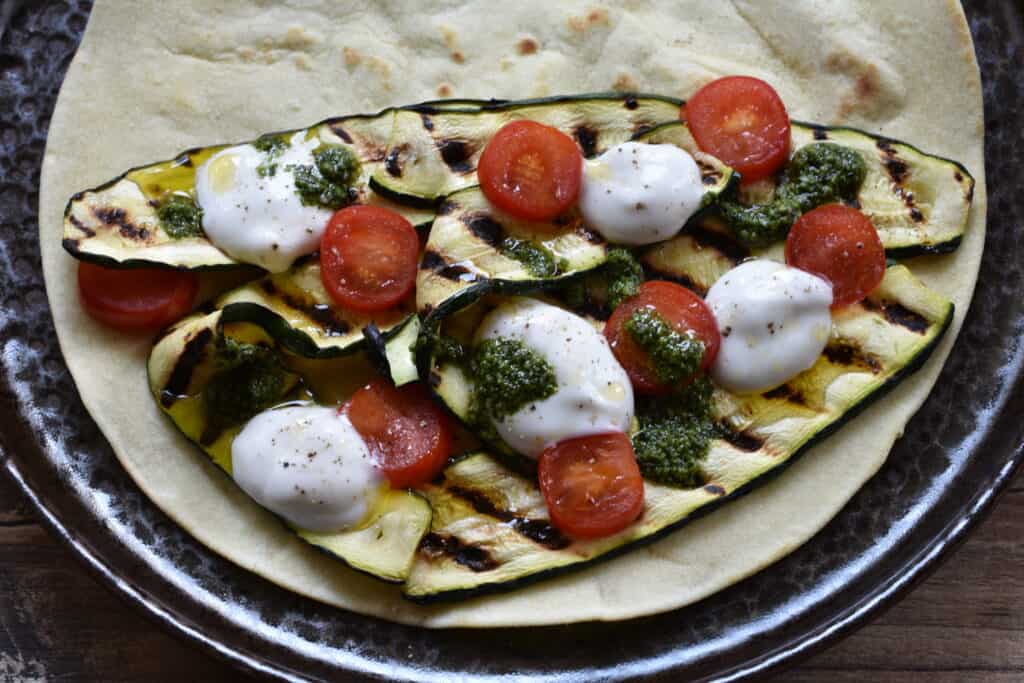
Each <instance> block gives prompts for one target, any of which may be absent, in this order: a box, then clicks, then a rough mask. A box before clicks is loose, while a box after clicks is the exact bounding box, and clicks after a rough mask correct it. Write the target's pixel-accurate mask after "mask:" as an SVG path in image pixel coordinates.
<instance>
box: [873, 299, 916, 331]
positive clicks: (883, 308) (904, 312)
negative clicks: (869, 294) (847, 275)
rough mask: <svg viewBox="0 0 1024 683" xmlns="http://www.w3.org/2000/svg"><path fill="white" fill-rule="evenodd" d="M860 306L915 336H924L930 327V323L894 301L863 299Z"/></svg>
mask: <svg viewBox="0 0 1024 683" xmlns="http://www.w3.org/2000/svg"><path fill="white" fill-rule="evenodd" d="M861 305H862V306H863V307H864V308H865V309H867V310H869V311H872V312H874V313H878V314H879V315H881V316H882V317H884V318H885V319H886V320H887V321H888V322H890V323H891V324H893V325H899V326H900V327H905V328H907V329H908V330H910V331H911V332H915V333H917V334H924V333H925V332H927V331H928V328H929V327H931V323H929V322H928V319H927V318H925V317H924V316H923V315H921V314H920V313H917V312H915V311H912V310H910V309H909V308H907V307H906V306H904V305H903V304H900V303H897V302H895V301H874V300H873V299H864V301H862V302H861Z"/></svg>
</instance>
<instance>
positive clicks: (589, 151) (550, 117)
mask: <svg viewBox="0 0 1024 683" xmlns="http://www.w3.org/2000/svg"><path fill="white" fill-rule="evenodd" d="M680 104H681V102H680V101H679V100H676V99H674V98H671V97H662V96H659V95H623V94H619V93H607V94H595V95H572V96H566V97H548V98H543V99H537V100H518V101H512V102H495V103H489V104H483V105H481V106H480V107H479V108H478V109H476V110H470V111H453V110H449V111H447V112H446V113H445V114H444V115H443V116H431V115H429V114H424V113H422V112H416V111H401V112H398V113H397V114H396V115H395V127H394V130H393V131H392V133H391V140H390V142H389V143H388V149H387V156H386V157H385V159H384V163H383V165H381V166H378V167H377V168H376V169H375V170H374V173H373V176H372V177H371V179H370V186H371V187H372V188H373V189H374V190H375V191H377V192H379V193H381V194H383V195H386V196H388V197H390V198H392V199H394V200H396V201H398V202H401V203H405V204H409V205H413V206H424V207H430V206H435V205H436V204H437V203H438V202H440V201H441V199H442V198H444V197H445V196H447V195H449V194H451V193H453V192H457V191H458V190H461V189H463V188H466V187H470V186H472V185H476V184H477V178H476V165H477V162H478V161H479V160H480V155H481V154H482V153H483V151H484V147H486V146H487V143H488V141H490V139H491V138H492V137H493V136H494V134H495V133H496V132H498V129H499V128H501V127H502V126H503V125H505V124H506V123H508V122H509V121H513V120H516V119H529V120H532V121H538V122H540V123H543V124H546V125H549V126H553V127H555V128H557V129H559V130H561V131H562V132H563V133H566V134H567V135H570V136H572V137H573V138H574V139H575V140H576V142H577V143H579V146H580V149H581V150H582V151H583V155H584V156H586V157H592V156H595V155H597V154H600V153H601V152H603V151H604V150H605V149H607V148H608V147H611V146H613V145H616V144H618V143H620V142H625V141H627V140H630V139H632V138H633V137H635V136H637V135H640V134H643V133H644V132H646V131H647V130H649V129H651V128H653V127H654V126H656V125H657V124H659V123H664V122H665V121H673V120H676V119H678V118H679V106H680Z"/></svg>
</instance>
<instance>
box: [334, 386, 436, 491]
mask: <svg viewBox="0 0 1024 683" xmlns="http://www.w3.org/2000/svg"><path fill="white" fill-rule="evenodd" d="M342 410H343V411H344V412H345V413H346V414H347V415H348V419H349V420H350V421H351V422H352V426H353V427H355V428H356V431H358V432H359V434H360V435H361V436H362V437H363V440H364V441H366V445H367V446H368V447H369V448H370V451H371V453H373V455H374V457H375V458H376V459H377V462H378V465H379V466H380V468H381V470H383V471H384V474H385V475H386V476H387V478H388V481H389V482H390V483H391V485H392V486H393V487H395V488H408V487H411V486H416V485H418V484H423V483H426V482H429V481H431V480H432V479H433V478H434V477H436V476H437V475H438V473H439V472H440V471H441V470H442V469H443V468H444V466H445V463H447V462H448V456H449V455H450V453H451V442H452V429H451V423H450V422H449V418H448V415H447V414H445V412H444V411H443V410H441V408H439V407H438V406H437V404H436V403H434V401H433V400H432V399H431V398H430V394H429V393H428V391H427V388H426V387H425V386H424V385H422V384H420V383H415V384H406V385H404V386H401V387H397V388H396V387H395V386H393V385H392V384H391V383H390V382H388V381H386V380H383V379H377V380H374V381H373V382H371V383H370V384H367V385H366V386H365V387H363V388H362V389H360V390H359V391H357V392H356V393H355V394H354V395H353V396H352V398H351V399H350V400H349V402H348V403H346V404H345V405H344V406H342Z"/></svg>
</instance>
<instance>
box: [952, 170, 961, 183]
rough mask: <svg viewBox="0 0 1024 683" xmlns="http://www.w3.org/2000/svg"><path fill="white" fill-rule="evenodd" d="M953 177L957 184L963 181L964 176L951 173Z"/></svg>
mask: <svg viewBox="0 0 1024 683" xmlns="http://www.w3.org/2000/svg"><path fill="white" fill-rule="evenodd" d="M953 177H954V178H956V181H957V182H958V183H962V182H963V181H964V175H963V174H962V173H961V172H960V171H953Z"/></svg>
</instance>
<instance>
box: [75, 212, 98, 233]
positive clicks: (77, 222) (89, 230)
mask: <svg viewBox="0 0 1024 683" xmlns="http://www.w3.org/2000/svg"><path fill="white" fill-rule="evenodd" d="M68 222H69V223H71V225H73V226H75V228H76V229H77V230H78V231H79V232H81V233H83V234H84V235H85V236H86V237H95V236H96V231H95V230H93V229H92V228H90V227H89V226H87V225H85V224H84V223H82V221H80V220H78V219H77V218H75V216H74V215H69V216H68Z"/></svg>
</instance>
